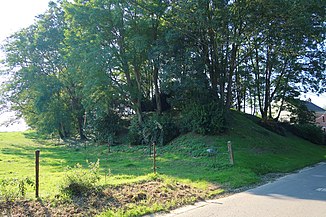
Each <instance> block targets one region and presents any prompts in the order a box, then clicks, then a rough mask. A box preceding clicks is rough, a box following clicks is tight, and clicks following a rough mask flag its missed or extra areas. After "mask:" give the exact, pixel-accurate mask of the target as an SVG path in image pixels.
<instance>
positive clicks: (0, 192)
mask: <svg viewBox="0 0 326 217" xmlns="http://www.w3.org/2000/svg"><path fill="white" fill-rule="evenodd" d="M33 185H34V182H33V181H32V180H31V179H30V178H29V177H26V178H21V179H18V178H6V179H2V180H0V199H1V200H5V201H12V200H14V199H17V198H23V197H25V196H26V190H27V188H28V187H31V186H33Z"/></svg>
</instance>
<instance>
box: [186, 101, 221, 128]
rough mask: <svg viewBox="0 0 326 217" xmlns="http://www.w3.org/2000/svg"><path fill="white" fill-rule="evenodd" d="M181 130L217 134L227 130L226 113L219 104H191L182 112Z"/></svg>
mask: <svg viewBox="0 0 326 217" xmlns="http://www.w3.org/2000/svg"><path fill="white" fill-rule="evenodd" d="M181 124H182V125H181V126H180V128H181V129H182V130H183V131H184V132H189V131H191V132H195V133H199V134H204V135H206V134H217V133H220V132H223V131H224V130H225V119H224V112H223V110H222V109H220V108H219V106H218V104H217V103H214V102H210V103H206V104H200V103H196V102H193V103H189V104H188V105H186V106H185V107H184V109H183V111H182V117H181Z"/></svg>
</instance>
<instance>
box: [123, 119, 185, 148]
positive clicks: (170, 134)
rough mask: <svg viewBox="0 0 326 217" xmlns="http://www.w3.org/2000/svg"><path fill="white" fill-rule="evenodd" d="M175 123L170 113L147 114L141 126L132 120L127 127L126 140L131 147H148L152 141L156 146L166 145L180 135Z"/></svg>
mask: <svg viewBox="0 0 326 217" xmlns="http://www.w3.org/2000/svg"><path fill="white" fill-rule="evenodd" d="M176 121H177V119H176V118H175V117H173V116H172V114H170V113H164V114H162V115H157V114H147V115H146V116H144V118H143V123H142V124H141V125H140V124H139V123H138V121H137V120H136V119H135V118H134V119H133V120H132V121H131V124H130V127H129V131H128V140H129V142H130V144H132V145H140V144H146V145H150V144H152V143H153V142H154V141H155V142H156V143H157V144H158V145H166V144H167V143H169V142H170V141H171V140H173V139H174V138H176V137H177V136H179V135H180V131H179V128H178V126H177V124H176Z"/></svg>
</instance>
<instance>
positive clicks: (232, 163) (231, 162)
mask: <svg viewBox="0 0 326 217" xmlns="http://www.w3.org/2000/svg"><path fill="white" fill-rule="evenodd" d="M228 152H229V156H230V164H231V165H234V156H233V150H232V143H231V141H228Z"/></svg>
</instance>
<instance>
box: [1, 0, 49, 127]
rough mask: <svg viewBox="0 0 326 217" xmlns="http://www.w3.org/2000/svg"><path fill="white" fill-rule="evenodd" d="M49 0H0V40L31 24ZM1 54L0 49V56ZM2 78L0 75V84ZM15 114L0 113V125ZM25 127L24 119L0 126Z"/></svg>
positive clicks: (43, 10)
mask: <svg viewBox="0 0 326 217" xmlns="http://www.w3.org/2000/svg"><path fill="white" fill-rule="evenodd" d="M48 2H49V0H1V1H0V42H1V43H2V42H3V40H5V39H6V38H7V37H8V36H10V35H11V34H13V33H14V32H16V31H19V30H20V29H22V28H24V27H27V26H29V25H31V24H33V22H34V20H35V16H37V15H39V14H42V13H43V12H45V10H46V9H47V6H48ZM2 57H3V54H2V53H1V51H0V58H2ZM3 80H4V78H3V77H1V76H0V85H1V83H2V81H3ZM14 116H15V113H13V112H7V113H4V114H1V111H0V125H1V124H2V123H3V122H5V121H6V120H8V119H9V118H12V117H14ZM25 129H27V125H26V123H25V122H24V120H19V122H18V123H15V124H13V125H9V126H0V132H3V131H21V130H25Z"/></svg>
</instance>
